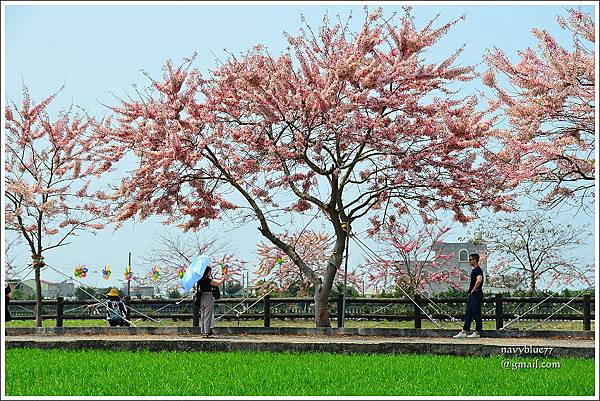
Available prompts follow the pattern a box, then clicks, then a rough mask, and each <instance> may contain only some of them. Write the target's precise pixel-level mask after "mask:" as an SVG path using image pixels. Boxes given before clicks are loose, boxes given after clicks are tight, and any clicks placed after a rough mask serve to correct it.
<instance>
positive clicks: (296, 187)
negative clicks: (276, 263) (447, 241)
mask: <svg viewBox="0 0 600 401" xmlns="http://www.w3.org/2000/svg"><path fill="white" fill-rule="evenodd" d="M459 20H460V19H457V20H454V21H451V22H448V23H446V24H443V25H441V26H439V27H435V26H434V25H435V22H434V20H432V21H429V22H428V23H427V24H425V26H424V27H422V28H417V26H416V22H415V20H414V17H413V16H412V15H411V14H410V9H409V8H407V9H406V12H405V13H404V14H403V15H402V16H397V15H394V16H392V17H391V18H389V19H386V18H384V16H383V12H382V10H381V9H378V10H376V11H374V12H370V13H369V12H368V11H365V20H364V23H363V24H362V27H361V28H360V30H359V31H358V32H354V31H353V30H352V29H351V28H350V24H349V20H348V21H346V22H345V23H344V22H343V21H340V22H337V23H331V22H330V21H329V20H328V18H327V17H325V18H324V20H323V24H322V26H321V27H320V29H319V30H318V31H317V32H315V31H313V29H312V28H311V27H310V26H309V25H308V24H306V27H305V28H302V29H301V31H300V34H299V35H298V36H292V35H289V34H286V38H287V42H288V45H289V51H288V52H285V53H283V54H281V55H279V56H273V55H271V54H270V53H269V52H268V51H267V50H266V49H265V48H264V47H263V46H261V45H257V46H255V47H254V48H252V49H251V50H249V51H248V52H246V53H244V54H241V55H239V56H235V55H230V57H229V59H227V60H226V61H225V62H223V63H221V65H220V66H219V67H218V68H216V69H215V70H213V71H211V73H210V74H209V76H208V77H206V78H203V77H202V76H201V74H200V72H198V71H197V70H195V69H192V68H191V64H192V60H191V59H189V60H186V62H185V63H183V64H182V65H180V66H179V67H174V66H173V65H172V63H171V62H168V63H167V64H166V66H165V73H164V77H163V79H162V80H161V81H155V80H153V79H152V86H151V88H149V90H148V91H144V92H141V94H140V99H139V100H126V101H122V102H121V103H120V104H119V105H118V106H114V107H112V110H113V111H114V112H115V116H114V117H112V118H108V119H107V120H105V121H103V123H102V124H101V125H100V126H98V127H97V133H98V135H99V136H100V137H102V138H107V139H109V138H110V139H112V140H113V141H114V143H116V144H117V146H116V148H115V151H114V152H113V153H114V156H113V159H114V160H115V161H116V160H118V159H120V158H121V157H123V155H125V154H128V152H129V151H130V152H132V153H133V154H134V155H135V156H137V159H138V160H139V167H138V168H136V169H135V170H134V171H133V172H132V175H131V176H130V177H127V178H125V179H123V181H122V183H121V186H120V189H119V191H118V193H117V194H116V197H117V199H120V200H121V204H120V205H119V213H118V216H117V218H118V220H120V221H124V220H127V219H129V218H133V217H138V218H140V219H144V218H147V217H148V216H150V215H165V216H168V217H167V219H166V221H165V222H166V223H175V222H179V223H180V224H181V226H182V227H183V228H184V229H197V228H198V227H201V226H202V225H203V224H205V223H206V222H207V221H208V220H210V219H218V218H221V216H223V215H230V214H231V213H245V216H246V217H247V216H248V215H251V216H252V218H253V219H254V221H257V223H258V225H259V227H258V230H259V232H260V233H261V234H262V235H263V236H264V237H265V238H266V239H267V240H268V241H269V242H271V243H272V244H273V245H274V246H276V247H277V248H279V249H280V250H281V251H282V252H283V253H284V254H285V255H286V256H287V257H286V260H288V261H289V262H290V263H293V264H295V265H296V266H298V268H299V269H300V270H301V271H302V274H303V275H304V277H306V278H307V279H308V280H309V281H310V283H311V284H312V285H313V286H314V288H315V295H314V299H315V322H316V325H317V326H323V327H329V326H330V323H329V316H328V305H327V300H328V298H329V294H330V292H331V289H332V286H333V283H334V280H335V278H336V275H337V273H338V272H339V270H340V266H341V265H342V262H343V259H344V257H343V256H344V252H345V245H346V241H347V231H346V230H345V229H344V228H343V225H344V224H347V225H348V227H351V226H352V225H353V223H355V222H356V221H359V220H360V219H363V218H367V217H368V216H372V215H374V214H381V215H384V214H385V212H384V211H385V210H388V209H389V210H390V211H392V210H394V211H395V212H396V213H397V214H399V215H405V214H410V213H416V214H419V215H422V216H423V217H424V218H425V219H426V220H431V219H433V217H432V216H433V214H434V213H435V211H436V210H450V211H451V212H453V214H454V218H455V220H456V221H459V222H461V223H465V222H468V221H471V220H472V219H473V216H475V215H476V214H477V212H478V211H479V210H480V209H481V208H482V207H489V208H493V209H494V210H504V209H508V208H509V207H508V206H507V205H508V203H507V202H508V201H509V200H510V198H509V196H508V195H505V194H504V193H503V192H501V191H502V190H503V189H505V180H504V179H503V177H501V176H499V175H498V174H497V171H496V169H495V166H494V165H493V164H491V163H486V160H485V158H486V157H488V155H487V154H486V153H485V152H483V151H482V146H484V145H485V144H486V142H487V141H488V138H492V134H491V132H490V131H491V130H492V129H493V128H492V126H493V123H494V121H493V120H490V119H486V112H485V111H481V110H479V108H478V100H477V98H476V97H474V96H467V97H461V96H460V95H459V93H457V92H456V91H453V90H452V87H453V84H454V83H457V82H462V81H468V80H470V79H473V77H474V76H475V74H474V72H473V68H472V67H470V66H460V67H458V66H455V62H456V60H457V58H458V57H459V55H460V53H461V51H462V48H460V49H458V50H457V51H456V52H454V53H452V54H450V55H449V56H448V57H447V58H444V59H442V60H440V61H436V62H427V61H426V60H425V56H426V54H425V53H426V52H427V50H428V49H429V48H430V47H431V46H433V45H434V44H435V43H436V42H437V41H438V40H439V39H440V38H441V37H443V36H444V35H445V34H446V33H447V32H448V31H449V30H450V29H451V28H452V27H454V26H455V25H456V24H457V23H458V22H459ZM301 213H315V214H317V215H318V216H319V218H320V219H322V220H321V221H322V222H324V223H325V224H326V225H327V226H328V228H329V230H330V233H329V235H330V236H332V242H333V243H332V245H331V248H330V254H329V255H328V261H327V267H326V268H325V270H324V272H323V274H322V275H319V274H318V272H316V271H315V270H314V269H313V268H311V266H309V264H308V263H307V262H306V261H305V260H304V259H303V258H302V256H301V255H300V254H299V253H298V252H297V251H296V250H295V249H294V247H293V243H291V242H290V241H291V237H289V235H288V234H286V232H285V230H282V229H281V228H280V227H286V226H287V225H288V224H289V221H290V219H293V216H294V215H295V214H296V215H297V214H301Z"/></svg>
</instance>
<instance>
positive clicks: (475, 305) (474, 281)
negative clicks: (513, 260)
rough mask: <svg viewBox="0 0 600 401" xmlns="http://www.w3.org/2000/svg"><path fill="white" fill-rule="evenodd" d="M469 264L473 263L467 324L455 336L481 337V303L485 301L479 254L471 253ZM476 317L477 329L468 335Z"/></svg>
mask: <svg viewBox="0 0 600 401" xmlns="http://www.w3.org/2000/svg"><path fill="white" fill-rule="evenodd" d="M469 265H471V268H472V270H471V282H470V284H469V298H468V299H467V311H466V313H465V324H464V326H463V329H462V331H461V332H460V333H458V334H457V335H455V336H454V338H465V337H466V338H479V337H481V332H482V331H483V321H482V320H481V304H482V302H483V270H481V267H479V254H477V253H472V254H471V255H469ZM473 319H475V331H474V332H473V333H472V334H471V335H467V331H469V330H471V321H473Z"/></svg>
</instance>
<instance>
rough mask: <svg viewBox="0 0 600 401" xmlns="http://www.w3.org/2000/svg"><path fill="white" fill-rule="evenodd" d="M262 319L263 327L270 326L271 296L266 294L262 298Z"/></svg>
mask: <svg viewBox="0 0 600 401" xmlns="http://www.w3.org/2000/svg"><path fill="white" fill-rule="evenodd" d="M263 300H264V309H263V320H264V324H265V327H271V296H270V295H266V296H265V297H264V298H263Z"/></svg>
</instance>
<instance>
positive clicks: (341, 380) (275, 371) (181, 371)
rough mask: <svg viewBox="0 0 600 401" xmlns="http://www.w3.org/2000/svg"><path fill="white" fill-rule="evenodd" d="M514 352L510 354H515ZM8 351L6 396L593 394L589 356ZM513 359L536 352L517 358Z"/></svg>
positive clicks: (591, 363)
mask: <svg viewBox="0 0 600 401" xmlns="http://www.w3.org/2000/svg"><path fill="white" fill-rule="evenodd" d="M516 360H517V359H515V361H516ZM502 361H503V359H502V357H455V356H438V355H356V354H355V355H338V354H326V353H268V352H230V353H221V352H218V353H217V352H215V353H200V352H189V353H184V352H170V351H169V352H166V351H164V352H154V353H153V352H149V351H137V352H131V351H95V350H94V351H92V350H86V351H73V350H40V349H8V350H6V389H5V391H6V395H10V396H49V395H54V396H101V395H102V396H124V395H128V396H143V395H154V396H173V395H178V396H192V395H193V396H208V395H212V396H234V395H236V396H277V395H280V396H307V395H313V396H315V395H320V396H332V395H340V396H367V395H379V396H400V395H413V396H423V395H438V396H449V395H456V396H467V395H470V396H524V395H531V396H551V395H562V396H592V395H594V360H593V359H566V358H565V359H555V358H547V359H542V358H540V359H539V363H541V362H542V361H543V362H549V361H552V362H559V363H560V368H552V369H542V368H537V369H519V370H511V369H504V368H503V367H502ZM518 361H529V362H531V361H533V359H531V358H520V359H518Z"/></svg>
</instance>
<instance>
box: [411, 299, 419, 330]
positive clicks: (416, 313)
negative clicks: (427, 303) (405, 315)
mask: <svg viewBox="0 0 600 401" xmlns="http://www.w3.org/2000/svg"><path fill="white" fill-rule="evenodd" d="M413 299H414V300H415V329H420V328H421V308H419V305H420V303H421V296H420V295H419V294H415V297H414V298H413Z"/></svg>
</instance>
